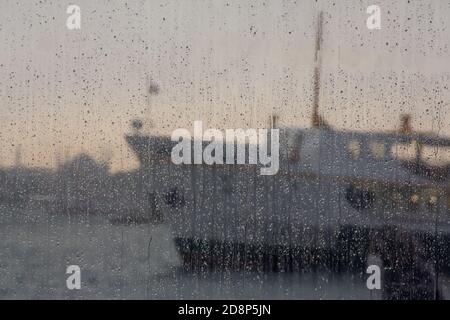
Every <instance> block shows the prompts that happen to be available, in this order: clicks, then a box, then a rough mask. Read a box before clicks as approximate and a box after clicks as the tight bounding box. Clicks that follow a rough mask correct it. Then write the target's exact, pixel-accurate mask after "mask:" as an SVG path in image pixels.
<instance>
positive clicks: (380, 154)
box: [369, 141, 386, 159]
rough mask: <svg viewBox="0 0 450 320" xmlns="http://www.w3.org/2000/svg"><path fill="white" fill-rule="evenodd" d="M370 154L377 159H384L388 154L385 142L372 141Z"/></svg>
mask: <svg viewBox="0 0 450 320" xmlns="http://www.w3.org/2000/svg"><path fill="white" fill-rule="evenodd" d="M369 148H370V153H371V155H372V157H374V158H375V159H383V158H384V156H385V153H386V146H385V144H384V143H383V142H379V141H372V142H371V143H370V145H369Z"/></svg>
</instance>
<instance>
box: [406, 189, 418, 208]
mask: <svg viewBox="0 0 450 320" xmlns="http://www.w3.org/2000/svg"><path fill="white" fill-rule="evenodd" d="M408 207H409V210H411V211H417V210H418V209H419V207H420V195H419V194H418V193H413V194H411V197H409V206H408Z"/></svg>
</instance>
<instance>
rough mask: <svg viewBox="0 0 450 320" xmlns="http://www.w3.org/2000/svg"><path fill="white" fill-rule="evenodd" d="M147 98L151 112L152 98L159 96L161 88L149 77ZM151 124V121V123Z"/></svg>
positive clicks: (146, 87)
mask: <svg viewBox="0 0 450 320" xmlns="http://www.w3.org/2000/svg"><path fill="white" fill-rule="evenodd" d="M145 90H146V93H145V95H146V97H147V108H148V111H149V110H150V99H151V96H156V95H158V94H159V86H158V84H156V83H155V82H153V81H152V79H151V77H150V76H148V75H147V81H146V86H145ZM149 122H150V121H149ZM149 126H152V123H151V122H150V123H149Z"/></svg>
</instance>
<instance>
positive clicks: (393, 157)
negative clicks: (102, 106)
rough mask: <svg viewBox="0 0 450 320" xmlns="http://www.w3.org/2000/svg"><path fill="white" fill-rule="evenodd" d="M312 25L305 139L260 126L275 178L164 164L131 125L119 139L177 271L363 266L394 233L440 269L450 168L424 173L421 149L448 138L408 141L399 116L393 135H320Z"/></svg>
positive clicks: (161, 139) (164, 151)
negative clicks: (162, 226)
mask: <svg viewBox="0 0 450 320" xmlns="http://www.w3.org/2000/svg"><path fill="white" fill-rule="evenodd" d="M321 25H322V22H321V17H320V19H319V23H318V32H317V39H316V51H315V52H316V67H315V75H314V101H313V103H314V105H313V114H312V119H311V124H312V125H311V128H306V129H304V128H303V129H302V128H291V127H279V126H278V124H277V122H278V121H277V119H278V118H277V117H276V116H272V117H271V124H270V127H272V128H274V127H275V128H279V129H280V169H279V172H278V173H277V174H276V175H274V176H261V175H259V167H258V166H257V165H205V164H203V165H174V164H173V163H172V162H171V158H170V154H171V150H172V147H173V146H174V145H175V142H172V141H171V139H170V137H165V136H157V135H144V134H142V133H140V129H141V127H142V123H140V122H136V123H135V128H136V132H135V133H134V134H132V135H128V136H126V140H127V142H128V143H129V145H130V146H131V148H132V149H133V150H134V152H135V153H136V155H137V157H138V158H139V161H140V164H141V171H142V172H143V179H142V185H141V191H142V199H145V200H144V201H147V203H148V204H147V206H148V208H149V215H152V216H154V219H155V220H158V221H162V220H166V221H169V222H170V223H171V225H172V229H173V233H174V237H175V239H176V242H177V244H178V247H179V249H180V252H181V253H182V256H183V258H184V259H185V261H186V262H187V263H190V264H191V265H192V264H198V265H202V263H204V262H205V259H206V260H209V262H215V263H216V264H219V265H227V264H244V265H247V266H248V265H252V267H254V268H256V269H258V268H266V267H267V266H268V268H279V267H280V266H281V267H282V268H286V269H292V268H295V267H296V266H297V267H300V265H302V264H306V262H305V261H306V260H308V261H309V262H311V261H314V260H318V259H319V260H320V259H321V257H323V256H324V255H325V256H326V257H327V258H326V259H327V260H328V261H329V260H333V259H338V260H342V261H344V260H345V261H346V262H344V263H353V262H355V261H354V259H355V258H354V257H357V256H360V257H362V258H361V263H364V259H365V257H366V256H367V255H368V254H369V253H370V252H374V251H377V249H376V248H379V247H380V246H379V244H378V245H377V243H374V242H376V241H377V239H381V238H382V236H381V235H382V234H383V235H386V234H387V233H388V231H387V230H395V229H401V230H402V232H403V233H405V234H409V235H415V236H418V237H422V238H423V239H433V241H434V242H428V243H432V244H434V245H432V246H430V248H427V249H426V250H425V251H427V252H426V253H425V254H428V256H429V257H432V258H433V259H434V260H433V261H435V260H436V259H440V260H441V261H440V263H441V264H443V265H448V261H447V259H448V258H447V256H448V254H447V253H446V252H440V253H437V251H436V250H434V249H435V248H437V242H436V241H440V242H439V243H441V241H443V242H442V243H446V241H448V240H447V238H449V236H450V197H449V193H448V187H449V184H448V182H449V175H450V167H449V166H448V165H447V164H441V165H439V166H438V165H432V164H429V163H428V162H427V161H425V159H424V155H423V150H425V149H426V148H436V149H445V148H448V147H450V139H446V138H442V137H439V136H437V135H434V134H432V133H418V132H414V131H413V130H412V128H411V118H410V116H409V115H404V116H402V119H401V125H400V128H399V130H397V131H395V132H356V131H347V130H345V131H340V130H336V129H334V128H332V127H331V126H330V125H329V124H327V123H326V121H325V120H324V118H323V117H322V116H321V115H320V114H319V101H318V100H319V89H320V88H319V87H320V86H319V84H320V47H321V42H322V39H321V38H322V31H321ZM204 143H205V142H204ZM246 148H247V150H248V144H247V145H246ZM401 150H404V151H405V150H406V151H405V152H406V153H409V155H410V157H403V156H402V155H401V152H400V151H401ZM224 154H225V152H224ZM377 235H379V237H378V236H377ZM355 243H356V244H357V245H354V244H355ZM343 246H345V250H342V249H343ZM439 247H440V248H444V249H445V250H447V247H448V246H447V245H445V246H439ZM380 250H389V248H384V249H380ZM333 252H334V253H338V255H339V256H338V257H337V256H336V255H334V254H333ZM199 253H200V254H199ZM344 253H345V254H346V255H347V256H346V257H344V256H343V254H344ZM297 256H302V257H303V258H302V259H300V260H298V259H296V258H295V257H297ZM305 257H306V258H305ZM214 259H216V260H215V261H213V260H214ZM255 261H256V262H255ZM342 261H341V262H342Z"/></svg>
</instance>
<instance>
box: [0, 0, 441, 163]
mask: <svg viewBox="0 0 450 320" xmlns="http://www.w3.org/2000/svg"><path fill="white" fill-rule="evenodd" d="M69 4H77V5H78V6H80V8H81V30H68V29H67V27H66V19H67V17H68V16H69V15H68V14H67V13H66V9H67V6H68V5H69ZM371 4H377V5H379V6H380V8H381V18H382V21H381V27H382V28H381V30H374V31H370V30H368V29H367V27H366V20H367V17H368V14H367V13H366V8H367V7H368V6H369V5H371ZM320 10H323V11H324V18H325V25H324V36H323V40H324V43H323V71H322V72H323V78H322V86H321V112H322V113H323V114H324V116H325V117H326V118H327V120H328V122H330V123H331V124H332V125H333V126H335V127H336V128H338V129H349V130H368V131H369V130H392V129H395V128H396V127H397V126H398V119H399V115H400V114H401V113H411V114H412V115H413V126H414V127H415V128H416V129H418V130H423V131H431V130H433V131H435V132H439V133H440V134H443V135H448V136H450V125H449V124H450V112H449V108H450V104H449V103H450V93H449V90H448V87H447V86H448V83H449V81H448V80H449V72H450V59H449V58H450V54H449V45H450V29H449V27H450V2H449V1H444V0H428V1H424V0H409V1H408V0H402V1H399V0H391V1H383V0H381V1H357V0H348V1H337V0H336V1H313V0H305V1H302V0H298V1H281V0H276V1H248V0H242V1H238V0H229V1H222V0H210V1H201V0H178V1H177V0H172V1H158V0H147V1H144V0H140V1H132V0H130V1H119V0H117V1H106V0H96V1H90V0H75V1H74V2H66V1H56V0H54V1H45V0H42V1H31V0H19V1H17V0H14V1H12V0H3V1H2V10H0V41H1V44H2V47H1V50H0V112H1V117H0V148H1V150H2V152H1V155H0V165H11V164H12V163H13V162H14V153H15V150H16V148H17V146H18V145H21V146H22V154H23V155H22V158H23V162H24V163H25V164H28V165H34V166H52V165H54V164H55V162H56V159H57V158H58V154H59V157H60V158H61V157H62V158H64V155H73V154H75V153H77V152H81V151H83V152H87V153H89V154H91V155H93V156H94V157H96V158H97V159H104V158H108V157H109V156H110V155H111V156H112V162H113V167H114V169H116V170H117V169H120V168H125V169H127V168H132V167H134V166H136V160H135V159H134V157H133V155H132V153H131V151H130V149H129V148H128V147H127V146H126V144H125V141H124V139H123V137H124V134H126V133H129V132H130V128H129V127H130V126H129V123H130V120H131V119H133V118H136V117H139V118H142V119H143V120H144V121H146V126H145V130H146V131H147V132H154V133H158V134H170V132H171V131H172V130H174V129H175V128H178V127H184V128H189V129H191V128H192V124H193V121H194V120H203V121H204V122H205V123H206V124H207V126H209V127H218V128H238V127H256V128H257V127H261V126H265V125H266V123H267V122H268V117H269V115H270V114H271V113H274V112H275V113H277V114H279V115H280V124H281V125H289V126H301V127H307V126H309V123H310V114H311V94H312V90H311V86H312V73H313V66H314V61H313V60H314V56H313V55H314V52H313V51H314V36H315V21H316V19H317V14H318V12H319V11H320ZM147 79H151V81H152V82H154V83H156V84H158V86H159V88H160V92H159V94H158V95H152V96H150V97H147V83H148V80H147ZM150 122H151V123H152V126H150Z"/></svg>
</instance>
